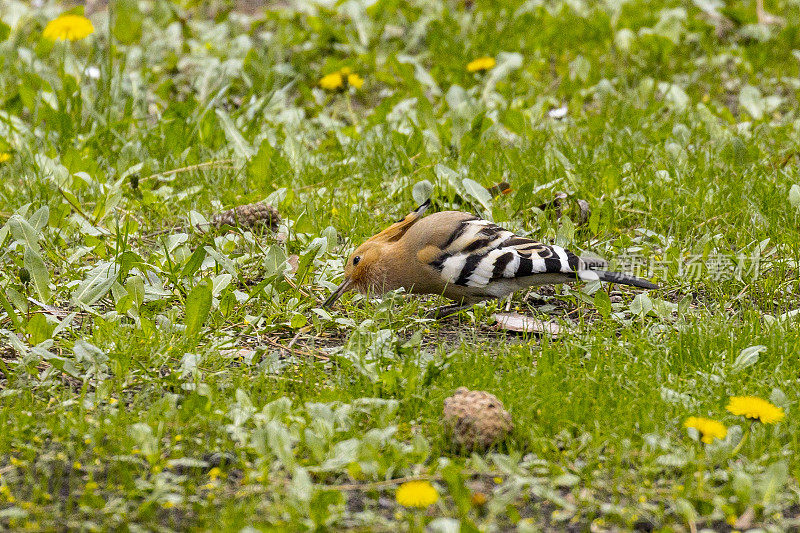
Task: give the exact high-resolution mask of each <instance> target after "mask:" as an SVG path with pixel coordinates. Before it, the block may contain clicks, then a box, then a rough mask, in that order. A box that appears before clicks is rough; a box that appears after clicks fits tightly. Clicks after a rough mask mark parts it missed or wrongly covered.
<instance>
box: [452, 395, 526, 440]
mask: <svg viewBox="0 0 800 533" xmlns="http://www.w3.org/2000/svg"><path fill="white" fill-rule="evenodd" d="M444 422H445V425H446V426H447V427H448V429H449V430H451V431H452V432H453V441H454V442H455V444H456V445H458V446H461V447H462V448H464V449H466V450H469V451H471V450H485V449H487V448H490V447H491V446H492V445H494V444H496V443H498V442H500V441H501V440H503V439H504V438H505V437H506V435H508V434H509V433H510V432H511V431H512V430H513V429H514V423H513V422H512V421H511V415H510V414H509V413H508V411H506V410H505V408H504V407H503V402H501V401H500V400H498V399H497V397H496V396H494V395H493V394H489V393H488V392H484V391H471V390H469V389H467V388H466V387H459V388H458V389H456V392H455V393H454V394H453V395H452V396H450V397H449V398H447V399H445V401H444Z"/></svg>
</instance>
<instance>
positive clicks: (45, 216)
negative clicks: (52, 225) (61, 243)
mask: <svg viewBox="0 0 800 533" xmlns="http://www.w3.org/2000/svg"><path fill="white" fill-rule="evenodd" d="M49 221H50V208H49V207H48V206H46V205H43V206H42V207H40V208H39V209H37V210H36V212H35V213H34V214H32V215H31V217H30V218H29V219H28V224H30V225H31V226H32V227H33V229H35V230H36V231H42V230H43V229H44V227H45V226H47V223H48V222H49Z"/></svg>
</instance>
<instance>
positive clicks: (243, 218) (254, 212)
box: [211, 202, 281, 231]
mask: <svg viewBox="0 0 800 533" xmlns="http://www.w3.org/2000/svg"><path fill="white" fill-rule="evenodd" d="M280 221H281V217H280V215H279V214H278V210H277V209H275V208H274V207H272V206H271V205H269V204H265V203H262V202H256V203H254V204H247V205H240V206H237V207H234V208H233V209H228V210H227V211H223V212H222V213H217V214H215V215H213V216H212V217H211V225H212V226H214V227H217V228H219V227H222V226H225V225H227V226H233V227H236V226H239V227H243V228H255V227H257V226H261V225H266V226H268V227H269V229H271V230H272V231H275V230H277V229H278V224H279V223H280Z"/></svg>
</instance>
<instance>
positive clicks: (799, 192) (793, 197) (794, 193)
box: [789, 184, 800, 208]
mask: <svg viewBox="0 0 800 533" xmlns="http://www.w3.org/2000/svg"><path fill="white" fill-rule="evenodd" d="M789 203H790V204H791V205H792V207H794V208H800V185H797V184H794V185H792V187H791V188H790V189H789Z"/></svg>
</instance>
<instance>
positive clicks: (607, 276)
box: [593, 270, 658, 289]
mask: <svg viewBox="0 0 800 533" xmlns="http://www.w3.org/2000/svg"><path fill="white" fill-rule="evenodd" d="M593 272H595V273H596V274H597V277H598V278H600V280H601V281H607V282H609V283H619V284H620V285H630V286H631V287H639V288H641V289H657V288H658V285H656V284H655V283H651V282H649V281H647V280H646V279H642V278H637V277H636V276H631V275H628V274H623V273H622V272H608V271H606V270H594V271H593Z"/></svg>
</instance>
